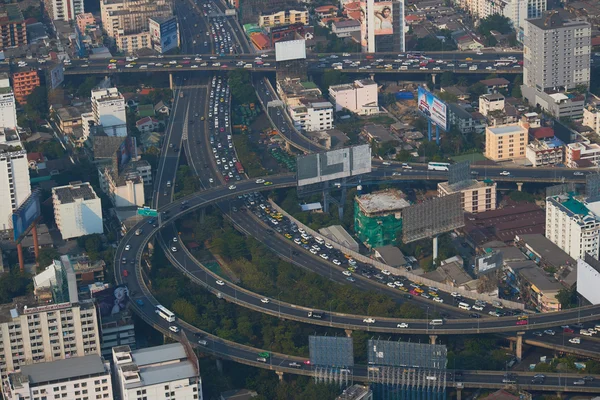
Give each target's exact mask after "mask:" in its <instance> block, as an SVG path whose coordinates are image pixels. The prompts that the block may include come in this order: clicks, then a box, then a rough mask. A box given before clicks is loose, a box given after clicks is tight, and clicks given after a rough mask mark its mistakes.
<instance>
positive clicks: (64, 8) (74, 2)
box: [44, 0, 84, 32]
mask: <svg viewBox="0 0 600 400" xmlns="http://www.w3.org/2000/svg"><path fill="white" fill-rule="evenodd" d="M83 3H84V0H44V9H45V10H46V12H47V13H48V16H49V17H50V19H52V20H60V21H67V22H68V21H73V20H74V19H76V18H77V16H78V15H80V14H83V13H84V9H83V8H84V7H83V6H84V4H83ZM81 32H84V31H81Z"/></svg>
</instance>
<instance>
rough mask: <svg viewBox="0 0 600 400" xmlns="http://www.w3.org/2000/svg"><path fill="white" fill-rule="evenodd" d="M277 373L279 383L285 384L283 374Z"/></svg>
mask: <svg viewBox="0 0 600 400" xmlns="http://www.w3.org/2000/svg"><path fill="white" fill-rule="evenodd" d="M275 373H276V374H277V377H278V378H279V382H283V372H281V371H275Z"/></svg>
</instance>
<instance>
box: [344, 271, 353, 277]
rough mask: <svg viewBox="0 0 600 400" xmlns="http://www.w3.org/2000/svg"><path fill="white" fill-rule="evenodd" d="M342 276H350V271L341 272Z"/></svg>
mask: <svg viewBox="0 0 600 400" xmlns="http://www.w3.org/2000/svg"><path fill="white" fill-rule="evenodd" d="M342 274H344V275H346V276H352V272H350V271H342Z"/></svg>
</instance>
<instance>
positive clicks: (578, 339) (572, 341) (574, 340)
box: [569, 337, 581, 344]
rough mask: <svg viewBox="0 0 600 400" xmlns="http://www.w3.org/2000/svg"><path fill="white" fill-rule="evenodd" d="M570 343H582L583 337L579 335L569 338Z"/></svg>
mask: <svg viewBox="0 0 600 400" xmlns="http://www.w3.org/2000/svg"><path fill="white" fill-rule="evenodd" d="M569 343H573V344H580V343H581V338H578V337H574V338H571V339H569Z"/></svg>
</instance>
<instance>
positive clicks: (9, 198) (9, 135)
mask: <svg viewBox="0 0 600 400" xmlns="http://www.w3.org/2000/svg"><path fill="white" fill-rule="evenodd" d="M0 133H3V134H0V144H7V145H11V146H14V145H19V146H20V145H21V142H20V141H19V140H18V136H17V134H16V132H14V131H13V132H7V131H6V130H5V131H4V132H0ZM15 138H16V139H15ZM6 139H9V140H6ZM11 139H12V140H11ZM30 194H31V185H30V183H29V162H28V161H27V152H26V151H25V150H18V151H5V152H0V230H1V231H4V230H9V229H12V212H13V210H16V209H17V208H19V206H20V205H21V203H23V202H24V201H25V200H26V199H27V197H28V196H29V195H30Z"/></svg>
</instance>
